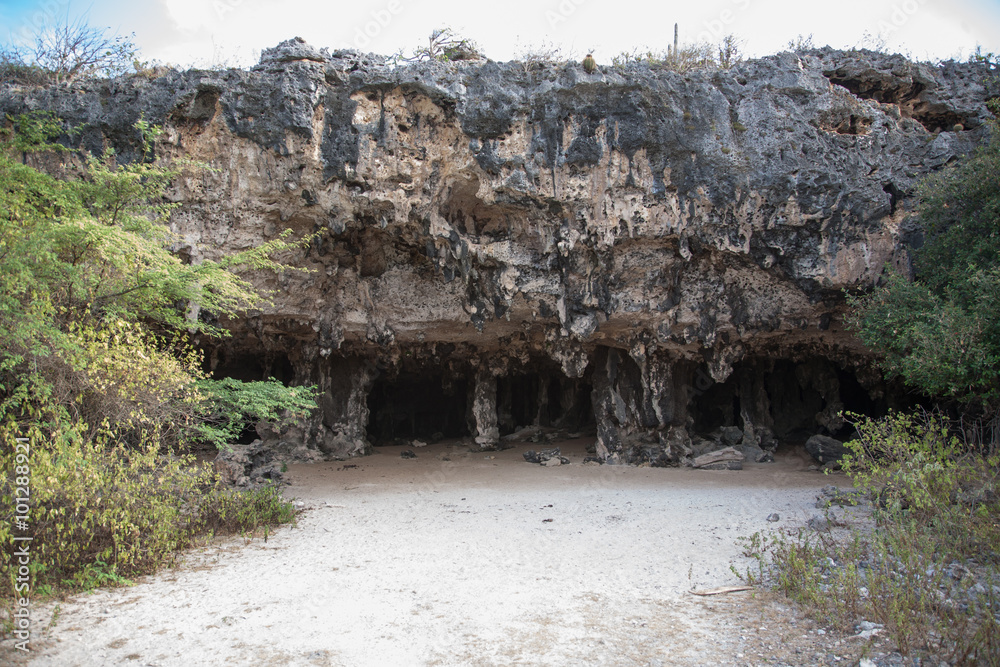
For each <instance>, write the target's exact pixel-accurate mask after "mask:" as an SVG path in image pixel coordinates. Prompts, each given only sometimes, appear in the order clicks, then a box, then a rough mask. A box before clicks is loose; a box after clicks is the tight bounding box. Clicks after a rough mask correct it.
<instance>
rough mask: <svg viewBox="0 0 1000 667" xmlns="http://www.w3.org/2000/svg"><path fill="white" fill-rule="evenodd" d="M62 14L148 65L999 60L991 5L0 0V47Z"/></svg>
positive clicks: (976, 0) (921, 0) (987, 1)
mask: <svg viewBox="0 0 1000 667" xmlns="http://www.w3.org/2000/svg"><path fill="white" fill-rule="evenodd" d="M67 15H68V16H69V17H70V18H75V17H77V16H79V15H86V16H87V17H88V20H89V23H90V24H91V25H94V26H99V27H105V26H107V27H109V28H111V29H112V30H116V31H119V32H120V33H122V34H130V33H135V38H134V39H135V43H136V44H137V45H138V46H139V48H140V51H141V53H142V55H143V56H144V58H145V59H147V60H156V61H160V62H162V63H168V64H174V65H192V64H196V65H200V66H209V65H227V64H228V65H244V66H245V65H249V64H253V63H254V62H256V60H257V58H258V57H259V54H260V50H261V49H263V48H267V47H270V46H274V45H275V44H277V43H278V42H280V41H282V40H284V39H288V38H290V37H294V36H301V37H303V38H305V39H306V41H308V42H310V43H311V44H313V45H315V46H318V47H329V48H331V49H335V48H358V49H361V50H363V51H374V52H376V53H383V54H390V53H393V52H395V51H397V50H399V49H407V50H409V49H412V48H413V47H415V46H417V45H419V44H423V43H426V40H427V35H428V34H429V33H430V32H431V30H433V29H434V28H437V27H443V26H448V27H451V28H452V29H454V30H455V31H456V32H457V33H459V34H461V35H462V36H464V37H469V38H471V39H473V40H475V41H476V42H477V43H478V44H479V45H480V47H481V50H482V51H483V53H485V55H487V56H488V57H490V58H492V59H494V60H510V59H513V58H516V57H517V56H518V54H520V53H523V52H524V51H525V50H527V49H531V48H532V47H538V46H540V45H546V44H552V45H556V46H559V47H560V48H561V49H562V51H563V53H565V54H566V55H569V56H572V57H582V56H583V55H585V54H586V52H587V51H590V50H593V51H594V55H595V57H596V58H597V60H598V62H610V60H611V58H612V57H613V56H614V55H616V54H618V53H621V52H623V51H633V50H635V49H640V50H646V49H652V50H655V51H662V50H664V49H665V48H666V45H667V44H669V43H670V42H672V40H673V25H674V23H675V22H677V23H679V24H680V37H681V42H682V43H685V42H686V43H693V42H699V41H708V42H713V43H715V42H718V41H719V40H720V39H721V38H722V37H723V36H724V35H726V34H728V33H732V34H734V35H736V36H737V37H738V38H739V39H740V40H743V50H744V52H745V53H747V54H749V55H766V54H768V53H774V52H777V51H781V50H783V49H784V48H786V46H787V45H788V42H789V40H793V39H796V38H797V37H798V36H799V35H802V36H803V37H806V36H809V35H812V41H813V43H814V44H815V45H817V46H823V45H827V44H829V45H830V46H834V47H837V48H850V47H854V46H872V45H875V44H880V43H881V44H884V45H885V46H886V47H887V48H888V49H890V50H892V51H898V52H901V53H905V54H908V55H910V56H912V57H913V58H916V59H920V60H940V59H947V58H952V57H963V58H964V57H967V56H968V55H969V54H970V53H971V52H972V51H973V50H974V49H975V47H976V46H977V45H979V46H981V47H982V49H983V51H986V52H995V53H1000V0H838V1H836V2H822V3H813V2H809V0H699V1H696V2H691V1H690V0H689V1H686V2H669V1H663V0H659V1H656V2H635V1H633V0H616V1H615V2H607V1H606V0H503V1H502V2H476V1H475V0H352V1H350V2H339V1H338V0H327V1H326V2H313V1H308V0H299V1H296V0H87V1H82V2H81V1H79V0H73V1H67V0H34V1H28V0H0V40H2V41H4V42H9V41H11V40H17V39H20V38H22V37H23V36H24V35H28V34H30V33H31V32H33V31H34V30H35V27H36V26H37V25H40V24H42V23H45V22H51V21H53V20H58V19H60V18H64V17H66V16H67Z"/></svg>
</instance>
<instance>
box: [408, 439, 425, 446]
mask: <svg viewBox="0 0 1000 667" xmlns="http://www.w3.org/2000/svg"><path fill="white" fill-rule="evenodd" d="M410 445H411V446H413V447H426V446H427V443H426V442H423V441H422V440H414V441H413V442H411V443H410Z"/></svg>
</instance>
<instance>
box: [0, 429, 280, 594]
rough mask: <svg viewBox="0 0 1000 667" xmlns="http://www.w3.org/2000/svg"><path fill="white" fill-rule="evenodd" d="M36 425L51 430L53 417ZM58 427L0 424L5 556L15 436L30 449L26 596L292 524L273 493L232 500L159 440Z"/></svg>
mask: <svg viewBox="0 0 1000 667" xmlns="http://www.w3.org/2000/svg"><path fill="white" fill-rule="evenodd" d="M39 417H40V419H39V420H38V421H39V422H48V423H49V424H51V423H52V417H53V415H49V416H48V418H42V416H41V415H39ZM58 423H59V426H58V427H57V428H45V429H43V428H41V427H40V426H37V425H33V424H29V425H20V426H16V425H12V424H9V423H8V424H6V425H3V426H0V438H2V440H0V470H3V471H4V476H3V477H2V478H0V501H2V502H3V510H0V522H2V523H0V548H2V549H3V550H4V553H7V554H10V553H12V550H13V548H14V544H13V541H12V538H13V534H12V532H11V528H12V526H13V520H14V513H13V508H14V502H13V480H14V479H15V477H14V475H13V471H14V470H15V469H16V465H15V454H14V453H15V446H14V438H15V437H26V438H28V441H29V445H30V452H31V454H30V463H29V464H28V465H29V467H30V476H31V487H30V488H31V510H30V511H31V514H30V517H29V518H28V522H29V525H30V529H31V534H32V537H33V541H32V542H31V568H32V575H33V590H36V591H42V592H45V591H52V590H55V589H64V588H69V589H89V588H93V587H95V586H99V585H104V584H107V583H126V582H127V581H128V580H130V579H132V578H134V577H136V576H139V575H142V574H146V573H150V572H154V571H155V570H157V569H159V568H160V567H162V566H164V565H169V564H170V563H172V562H173V561H174V559H175V554H176V552H177V550H178V549H182V548H184V547H186V546H189V545H191V544H193V543H195V542H196V541H197V540H198V539H199V538H200V537H203V536H208V535H212V534H224V533H240V534H246V533H251V532H252V531H253V530H254V529H256V528H258V527H262V526H270V525H274V524H278V523H283V522H288V521H291V520H293V518H294V510H293V508H292V506H291V504H290V503H287V502H285V501H283V500H282V499H281V494H280V491H279V490H277V489H275V488H265V489H259V490H256V491H252V492H244V493H240V492H237V491H235V490H232V489H229V488H225V487H223V486H221V485H219V484H218V482H217V481H216V477H215V474H214V472H213V471H212V470H211V468H208V467H205V466H202V465H196V464H195V462H194V460H193V459H192V458H191V457H190V456H178V455H164V454H163V453H162V451H161V449H160V445H159V443H158V442H155V441H148V442H143V443H141V444H139V445H135V444H133V443H128V444H126V443H122V442H119V441H116V440H114V438H113V436H111V435H110V434H108V433H99V434H98V435H97V436H96V437H95V438H92V439H88V438H87V437H86V431H87V430H88V427H87V425H86V424H83V423H81V422H69V421H66V420H60V421H59V422H58ZM8 474H10V476H8ZM13 593H14V568H13V565H12V563H11V562H10V559H4V560H3V562H2V563H0V599H9V598H10V597H11V596H12V595H13Z"/></svg>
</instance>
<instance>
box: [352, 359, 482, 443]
mask: <svg viewBox="0 0 1000 667" xmlns="http://www.w3.org/2000/svg"><path fill="white" fill-rule="evenodd" d="M468 394H469V382H468V381H467V380H466V379H465V378H454V377H447V376H444V375H442V374H441V373H427V372H419V373H418V372H401V373H399V375H397V376H396V377H394V378H392V379H389V378H379V379H377V380H376V381H375V384H374V385H373V386H372V389H371V391H370V392H369V393H368V413H369V416H368V436H369V438H370V439H371V441H372V444H375V445H387V444H392V443H394V442H395V441H397V440H413V439H419V440H426V441H436V440H440V439H443V438H461V437H464V436H467V435H469V434H470V433H469V424H468V419H467V413H468V405H469V403H468V400H469V397H468Z"/></svg>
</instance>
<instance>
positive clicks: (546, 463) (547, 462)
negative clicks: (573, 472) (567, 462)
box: [542, 457, 563, 467]
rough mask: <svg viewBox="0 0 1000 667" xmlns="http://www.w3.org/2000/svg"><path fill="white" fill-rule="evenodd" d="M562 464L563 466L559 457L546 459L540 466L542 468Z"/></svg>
mask: <svg viewBox="0 0 1000 667" xmlns="http://www.w3.org/2000/svg"><path fill="white" fill-rule="evenodd" d="M562 464H563V462H562V459H561V458H559V457H554V458H551V459H546V460H545V461H542V465H543V466H547V467H552V466H561V465H562Z"/></svg>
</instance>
